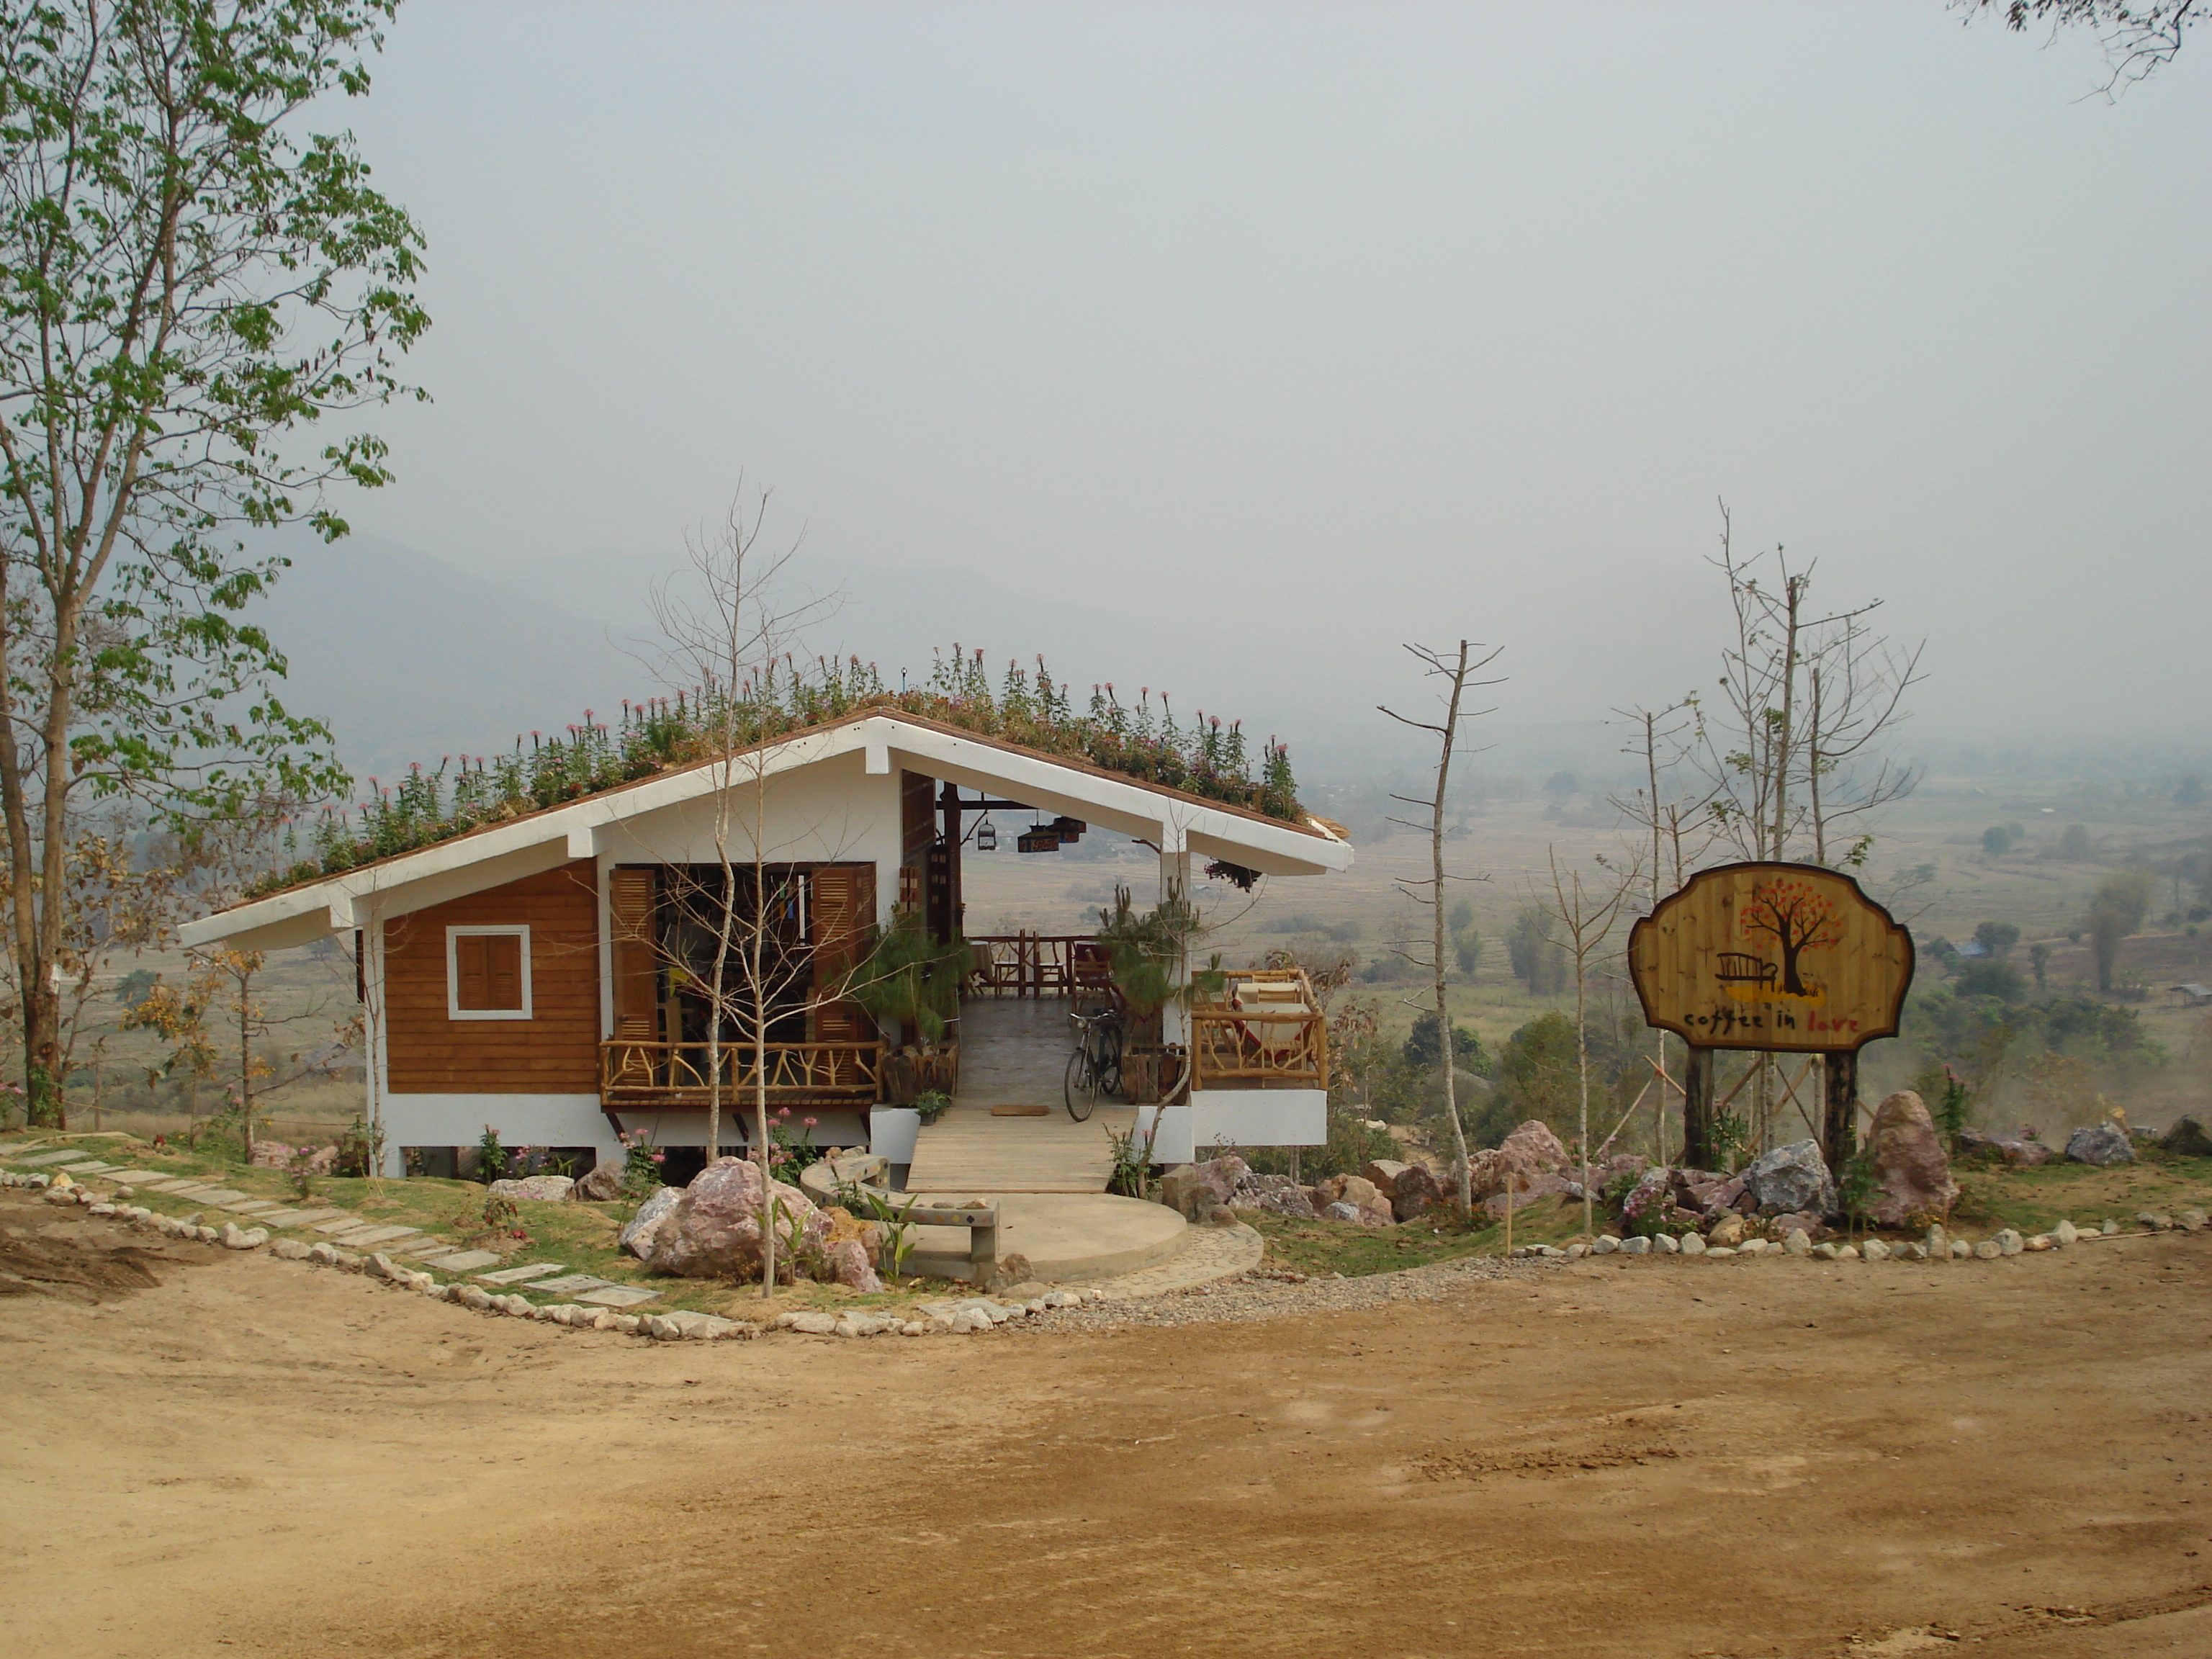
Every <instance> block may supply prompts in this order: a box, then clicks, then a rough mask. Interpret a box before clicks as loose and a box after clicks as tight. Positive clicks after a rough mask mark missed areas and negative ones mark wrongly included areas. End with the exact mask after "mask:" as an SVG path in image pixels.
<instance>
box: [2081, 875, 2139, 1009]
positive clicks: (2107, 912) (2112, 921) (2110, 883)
mask: <svg viewBox="0 0 2212 1659" xmlns="http://www.w3.org/2000/svg"><path fill="white" fill-rule="evenodd" d="M2149 912H2150V872H2149V871H2148V870H2122V871H2119V872H2116V873H2115V874H2112V875H2109V876H2107V877H2106V878H2105V879H2104V880H2103V881H2102V882H2100V883H2099V884H2098V886H2097V896H2096V897H2094V898H2093V899H2092V900H2090V901H2089V919H2088V924H2087V926H2088V933H2089V949H2090V952H2091V954H2092V955H2093V956H2094V957H2095V958H2096V962H2097V988H2098V989H2099V990H2100V991H2104V992H2107V993H2109V992H2110V991H2111V990H2112V969H2113V968H2114V967H2115V966H2116V965H2117V964H2118V962H2119V959H2120V941H2121V940H2122V939H2125V938H2126V937H2127V936H2128V935H2129V934H2130V933H2134V932H2135V931H2136V929H2137V928H2138V927H2142V925H2143V918H2144V917H2145V916H2146V915H2148V914H2149Z"/></svg>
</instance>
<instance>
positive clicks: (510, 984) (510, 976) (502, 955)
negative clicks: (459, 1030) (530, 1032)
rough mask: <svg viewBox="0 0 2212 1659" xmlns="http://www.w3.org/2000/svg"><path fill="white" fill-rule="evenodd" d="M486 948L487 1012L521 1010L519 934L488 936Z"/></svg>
mask: <svg viewBox="0 0 2212 1659" xmlns="http://www.w3.org/2000/svg"><path fill="white" fill-rule="evenodd" d="M482 943H483V947H484V994H485V996H486V998H487V999H488V1000H487V1001H486V1002H485V1003H484V1006H485V1007H487V1008H501V1009H513V1010H515V1011H516V1012H520V1009H521V1007H522V939H521V936H520V934H517V933H491V934H487V935H486V936H485V937H484V938H483V940H482Z"/></svg>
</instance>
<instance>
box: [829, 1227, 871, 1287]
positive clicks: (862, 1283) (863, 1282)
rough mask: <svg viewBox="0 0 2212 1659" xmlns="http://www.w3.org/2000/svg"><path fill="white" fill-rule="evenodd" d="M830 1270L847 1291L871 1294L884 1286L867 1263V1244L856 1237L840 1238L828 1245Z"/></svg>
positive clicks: (832, 1275)
mask: <svg viewBox="0 0 2212 1659" xmlns="http://www.w3.org/2000/svg"><path fill="white" fill-rule="evenodd" d="M829 1272H830V1275H831V1277H833V1278H834V1279H836V1281H837V1282H838V1283H839V1284H840V1285H843V1286H844V1287H845V1288H846V1289H847V1290H848V1291H861V1292H863V1293H864V1294H872V1293H874V1292H875V1291H880V1290H881V1289H883V1287H884V1281H883V1280H882V1279H878V1278H877V1277H876V1270H875V1268H873V1267H871V1266H870V1265H869V1263H868V1250H867V1246H866V1245H865V1244H863V1243H860V1240H859V1239H857V1238H846V1239H840V1240H839V1241H838V1242H837V1243H835V1244H832V1245H831V1246H830V1247H829Z"/></svg>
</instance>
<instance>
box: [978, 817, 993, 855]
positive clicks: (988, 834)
mask: <svg viewBox="0 0 2212 1659" xmlns="http://www.w3.org/2000/svg"><path fill="white" fill-rule="evenodd" d="M975 850H976V851H977V852H979V853H995V852H997V851H998V850H999V830H998V826H997V825H995V824H994V823H992V822H991V820H990V818H989V817H985V818H984V819H983V821H982V822H981V823H979V824H977V825H976V826H975Z"/></svg>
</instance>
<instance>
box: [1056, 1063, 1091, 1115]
mask: <svg viewBox="0 0 2212 1659" xmlns="http://www.w3.org/2000/svg"><path fill="white" fill-rule="evenodd" d="M1061 1092H1062V1093H1063V1094H1064V1095H1065V1096H1066V1099H1067V1115H1068V1116H1070V1117H1072V1118H1073V1119H1074V1120H1075V1121H1077V1122H1078V1123H1080V1122H1082V1121H1084V1120H1085V1118H1088V1117H1089V1116H1090V1115H1091V1108H1092V1107H1094V1106H1096V1105H1097V1103H1098V1074H1097V1073H1096V1072H1094V1071H1092V1070H1091V1056H1090V1054H1088V1053H1086V1052H1085V1050H1083V1049H1081V1048H1078V1049H1077V1050H1076V1051H1075V1052H1074V1053H1073V1054H1070V1055H1069V1056H1068V1057H1067V1076H1066V1079H1065V1080H1064V1081H1063V1082H1062V1084H1061Z"/></svg>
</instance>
